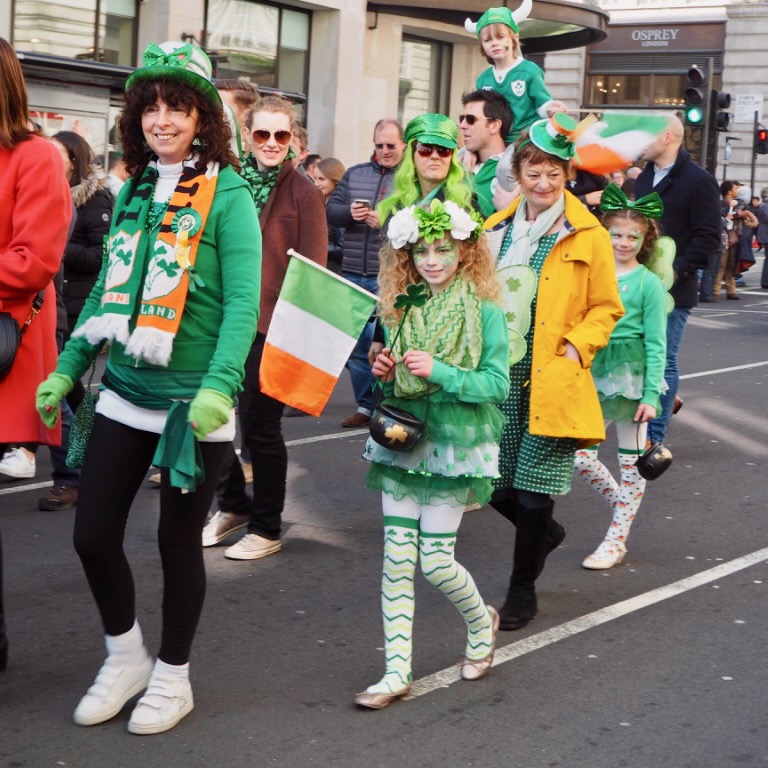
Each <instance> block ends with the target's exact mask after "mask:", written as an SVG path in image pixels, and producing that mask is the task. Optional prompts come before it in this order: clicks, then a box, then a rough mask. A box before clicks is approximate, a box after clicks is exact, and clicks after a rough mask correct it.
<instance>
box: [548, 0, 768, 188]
mask: <svg viewBox="0 0 768 768" xmlns="http://www.w3.org/2000/svg"><path fill="white" fill-rule="evenodd" d="M601 5H602V6H603V8H604V9H605V10H607V11H608V12H609V13H610V17H611V20H610V23H609V25H608V35H607V37H606V38H605V39H604V40H603V41H601V42H598V43H596V44H594V45H590V46H586V47H583V48H580V49H576V50H573V51H561V52H557V53H550V54H547V57H546V61H545V67H546V71H547V82H548V83H549V85H550V88H551V90H552V93H553V96H555V97H556V98H560V99H562V100H563V101H566V102H568V103H579V104H581V107H582V110H583V111H584V112H585V113H586V112H590V111H595V112H599V111H600V110H601V109H614V108H615V109H619V108H622V107H628V108H632V109H654V110H656V109H671V110H675V109H680V108H681V107H682V106H683V104H684V98H683V93H684V90H685V83H686V73H687V72H688V69H689V68H690V67H691V66H692V65H694V64H695V65H697V66H699V67H702V68H704V67H706V66H707V64H708V62H709V63H711V64H712V68H713V78H712V86H713V88H714V89H715V90H718V91H721V92H724V93H728V94H730V96H731V106H730V107H729V109H728V111H729V112H731V113H732V114H733V117H734V120H733V122H732V125H731V128H730V129H729V130H727V131H723V132H717V133H716V134H715V135H714V136H713V137H712V143H711V144H713V145H714V147H713V146H712V145H711V146H710V149H709V152H708V154H709V158H710V160H711V159H712V157H713V152H714V157H715V158H716V162H715V163H714V164H713V165H711V166H710V169H711V170H712V171H713V172H714V174H715V176H716V178H717V180H718V181H723V180H724V179H726V178H728V179H734V180H737V181H740V182H742V183H744V184H748V185H750V186H751V187H752V189H753V193H754V194H759V193H760V190H761V189H762V188H764V187H768V155H754V154H753V152H752V149H753V137H754V119H755V111H757V117H758V123H762V122H763V119H764V118H763V106H762V105H763V103H764V102H765V103H766V105H768V77H767V76H766V72H768V44H767V43H766V40H768V2H765V0H759V1H758V2H733V3H731V4H722V3H707V2H706V1H705V0H698V1H697V2H690V3H685V2H682V1H680V2H675V3H674V5H673V6H672V7H670V4H669V3H667V2H660V1H659V0H632V1H631V2H630V0H601ZM766 109H767V110H768V106H767V107H766ZM765 120H766V121H768V114H766V115H765ZM700 140H701V136H700V132H698V131H695V130H692V129H690V128H689V129H687V135H686V142H687V147H688V149H689V150H691V151H692V152H693V154H694V155H695V156H698V154H699V151H700ZM708 165H710V163H708Z"/></svg>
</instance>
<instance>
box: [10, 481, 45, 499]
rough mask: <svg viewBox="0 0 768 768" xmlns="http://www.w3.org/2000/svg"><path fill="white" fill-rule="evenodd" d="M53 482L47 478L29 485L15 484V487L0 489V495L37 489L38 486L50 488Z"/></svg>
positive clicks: (38, 488)
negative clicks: (46, 480)
mask: <svg viewBox="0 0 768 768" xmlns="http://www.w3.org/2000/svg"><path fill="white" fill-rule="evenodd" d="M52 485H53V483H52V482H51V481H50V480H49V481H48V482H47V483H32V484H31V485H17V486H16V487H15V488H3V489H0V496H5V495H6V494H9V493H21V492H22V491H38V490H40V488H50V487H51V486H52Z"/></svg>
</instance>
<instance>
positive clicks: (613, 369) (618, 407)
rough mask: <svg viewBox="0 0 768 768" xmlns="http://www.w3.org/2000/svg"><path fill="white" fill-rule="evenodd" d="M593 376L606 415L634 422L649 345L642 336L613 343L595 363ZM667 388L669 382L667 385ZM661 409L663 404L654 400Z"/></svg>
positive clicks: (614, 419) (640, 395) (599, 353)
mask: <svg viewBox="0 0 768 768" xmlns="http://www.w3.org/2000/svg"><path fill="white" fill-rule="evenodd" d="M592 378H593V379H594V381H595V389H597V394H598V396H599V398H600V405H601V406H602V409H603V417H604V418H605V419H610V420H612V421H632V419H633V418H634V416H635V411H637V406H638V404H639V402H640V401H641V400H642V399H643V385H644V382H645V345H644V344H643V340H642V339H622V340H617V341H612V342H609V344H608V346H607V347H605V348H604V349H601V350H600V351H599V352H598V353H597V355H595V360H594V362H593V363H592ZM664 388H665V389H666V384H665V385H664ZM651 405H653V406H654V407H655V408H656V411H657V412H660V411H661V403H660V401H659V399H658V398H657V399H656V402H655V403H651Z"/></svg>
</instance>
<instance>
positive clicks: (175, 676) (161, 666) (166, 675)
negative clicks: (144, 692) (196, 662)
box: [152, 659, 189, 681]
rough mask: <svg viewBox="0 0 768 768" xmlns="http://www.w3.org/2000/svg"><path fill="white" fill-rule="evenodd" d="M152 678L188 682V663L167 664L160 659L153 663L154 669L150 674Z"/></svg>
mask: <svg viewBox="0 0 768 768" xmlns="http://www.w3.org/2000/svg"><path fill="white" fill-rule="evenodd" d="M152 676H153V677H161V678H163V679H165V680H168V681H171V680H174V681H175V680H188V679H189V662H187V663H186V664H167V663H166V662H164V661H162V660H161V659H157V660H156V661H155V669H154V670H153V672H152Z"/></svg>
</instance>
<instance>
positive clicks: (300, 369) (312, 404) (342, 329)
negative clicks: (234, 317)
mask: <svg viewBox="0 0 768 768" xmlns="http://www.w3.org/2000/svg"><path fill="white" fill-rule="evenodd" d="M288 254H289V255H290V256H292V257H293V258H291V261H290V262H289V264H288V271H287V272H286V275H285V281H284V282H283V287H282V289H281V291H280V297H279V298H278V300H277V305H276V306H275V312H274V314H273V315H272V321H271V322H270V324H269V331H267V340H266V342H265V346H264V355H263V357H262V359H261V370H260V374H259V378H260V382H261V391H262V392H264V393H265V394H267V395H269V396H270V397H274V398H275V399H276V400H280V401H281V402H283V403H285V404H286V405H292V406H293V407H294V408H299V409H300V410H302V411H306V412H307V413H310V414H312V415H313V416H319V415H320V413H321V412H322V410H323V408H324V407H325V404H326V403H327V402H328V398H330V396H331V392H333V388H334V386H335V385H336V382H337V381H338V379H339V376H340V375H341V372H342V371H343V370H344V364H345V363H346V362H347V358H348V357H349V355H350V353H351V352H352V349H353V348H354V346H355V342H356V341H357V339H358V337H359V336H360V334H361V333H362V331H363V328H364V326H365V324H366V323H367V322H368V320H369V319H370V317H371V313H372V312H373V309H374V307H375V306H376V301H377V299H376V296H374V294H372V293H368V291H364V290H363V289H362V288H359V287H358V286H356V285H354V284H353V283H350V282H348V281H347V280H344V279H343V278H341V277H339V276H338V275H335V274H334V273H333V272H330V271H328V270H327V269H324V268H323V267H320V266H318V265H317V264H315V263H314V262H313V261H310V260H309V259H307V258H305V257H304V256H302V255H301V254H299V253H296V252H295V251H293V250H289V251H288Z"/></svg>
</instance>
